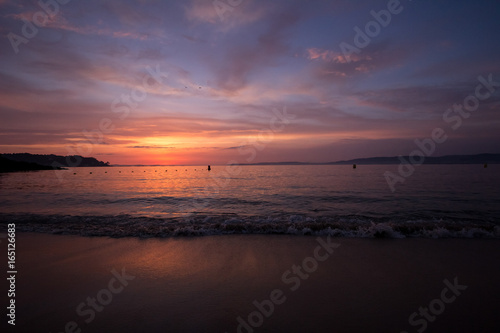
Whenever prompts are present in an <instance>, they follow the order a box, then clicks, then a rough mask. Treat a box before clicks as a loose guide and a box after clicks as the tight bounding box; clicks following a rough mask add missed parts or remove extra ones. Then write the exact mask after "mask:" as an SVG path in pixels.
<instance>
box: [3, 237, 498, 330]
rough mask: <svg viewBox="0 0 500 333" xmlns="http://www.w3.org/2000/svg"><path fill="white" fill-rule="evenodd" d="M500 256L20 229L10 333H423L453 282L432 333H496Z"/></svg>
mask: <svg viewBox="0 0 500 333" xmlns="http://www.w3.org/2000/svg"><path fill="white" fill-rule="evenodd" d="M319 239H321V240H322V241H320V240H319ZM321 242H324V243H329V242H330V243H335V244H339V246H338V247H335V248H332V249H331V250H332V251H331V253H329V252H328V250H327V248H325V247H324V246H322V243H321ZM5 244H6V243H5V242H2V243H0V248H2V251H3V250H4V249H5V247H6V246H5ZM499 250H500V241H498V240H495V239H439V240H433V239H359V238H333V237H332V238H331V239H330V240H329V239H328V237H327V236H320V237H317V236H309V237H308V236H306V237H303V236H301V237H296V236H290V235H224V236H223V237H221V236H205V237H182V238H165V239H158V238H148V239H141V238H136V237H131V238H119V239H117V238H109V237H82V236H68V235H48V234H39V233H24V232H19V233H17V249H16V252H17V254H16V256H17V261H18V263H17V264H18V267H19V274H18V276H17V279H18V280H17V291H18V292H16V294H17V295H16V304H17V313H18V315H17V320H16V322H17V324H16V327H15V330H16V331H17V330H19V329H21V330H23V329H24V330H35V329H36V331H49V332H64V329H65V325H67V324H68V323H75V325H76V326H71V325H73V324H70V327H73V329H75V332H77V328H80V329H82V332H104V331H105V332H143V331H147V332H165V331H171V332H201V331H203V332H237V329H238V325H241V326H240V332H250V331H251V330H253V331H255V332H276V331H287V332H305V331H311V332H312V331H314V332H332V331H335V332H360V331H369V332H402V331H407V332H417V329H418V328H422V327H423V326H422V325H423V321H422V320H423V318H424V317H422V316H421V315H418V317H415V318H414V319H415V320H414V324H415V322H416V321H417V320H420V321H419V322H418V324H415V325H413V326H412V325H410V323H409V317H410V316H411V315H412V313H414V312H418V310H419V307H428V306H429V304H430V303H432V302H434V303H432V304H433V306H434V307H435V310H436V311H437V310H440V309H438V308H436V306H437V305H439V304H440V303H439V302H438V301H434V300H436V299H438V300H439V299H440V297H441V296H440V295H441V293H442V291H443V290H444V288H446V287H447V284H446V282H445V280H447V281H448V282H449V283H451V284H452V285H453V284H454V283H455V281H454V279H455V278H456V279H457V283H456V284H458V285H466V286H467V288H466V289H465V290H459V291H458V292H460V293H461V294H460V295H456V299H454V301H453V302H450V303H449V304H448V303H444V302H442V303H443V305H444V306H445V308H444V309H443V311H442V312H441V313H439V315H437V316H435V317H436V318H437V319H435V320H434V321H432V322H431V321H429V320H426V325H427V327H426V330H425V331H426V332H443V331H453V332H472V331H481V332H495V331H498V329H499V328H500V324H498V321H497V320H496V314H497V313H498V310H499V305H498V302H497V295H498V294H499V293H500V286H499V285H498V279H499V278H500V268H499V266H498V262H499V259H500V251H499ZM327 254H328V256H327ZM308 258H309V259H308ZM321 259H323V260H321ZM294 267H302V268H301V269H299V268H294ZM287 272H288V273H287ZM286 273H287V274H286ZM301 274H302V275H301ZM305 275H307V278H304V276H305ZM120 276H121V279H120V278H119V277H120ZM132 276H133V278H131V277H132ZM127 277H128V278H127ZM120 281H121V282H120ZM120 283H122V284H120ZM294 287H296V288H295V290H292V289H293V288H294ZM276 290H279V291H281V294H280V293H278V292H275V291H276ZM273 292H274V293H273ZM453 295H454V294H452V293H450V292H448V293H445V297H446V300H449V299H451V298H452V296H453ZM89 297H90V300H91V301H92V299H95V300H97V301H96V302H97V304H96V310H94V308H93V307H92V306H91V303H88V300H89ZM99 301H101V302H102V304H101V303H99ZM269 302H272V303H269ZM256 304H257V305H256ZM270 304H271V305H272V306H271V305H270ZM436 304H437V305H436ZM258 306H260V309H261V311H260V313H261V315H260V316H259V314H257V313H256V311H257V309H258ZM271 308H272V311H271ZM78 310H79V312H78ZM98 310H101V311H98ZM262 313H264V314H262ZM266 314H269V316H267V315H266ZM431 315H432V314H431ZM432 316H433V315H432ZM260 317H262V323H260V319H259V318H260ZM240 319H241V320H240ZM4 320H5V319H4ZM252 320H253V322H252ZM87 321H89V322H87ZM243 322H245V323H246V325H244V324H243ZM249 323H253V324H256V325H257V324H259V323H260V325H258V327H254V326H251V325H250V324H249ZM248 325H250V326H248ZM13 331H14V330H13Z"/></svg>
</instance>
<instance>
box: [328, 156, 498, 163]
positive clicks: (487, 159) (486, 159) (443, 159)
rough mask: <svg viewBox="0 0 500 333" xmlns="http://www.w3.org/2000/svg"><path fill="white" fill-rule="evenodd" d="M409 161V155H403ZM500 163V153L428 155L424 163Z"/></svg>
mask: <svg viewBox="0 0 500 333" xmlns="http://www.w3.org/2000/svg"><path fill="white" fill-rule="evenodd" d="M403 158H404V159H405V160H406V161H408V160H409V156H403ZM399 163H401V161H400V160H399V158H398V157H397V156H393V157H370V158H356V159H353V160H347V161H338V162H330V163H327V164H399ZM483 163H489V164H500V154H477V155H447V156H439V157H432V156H429V157H426V158H425V160H424V164H483Z"/></svg>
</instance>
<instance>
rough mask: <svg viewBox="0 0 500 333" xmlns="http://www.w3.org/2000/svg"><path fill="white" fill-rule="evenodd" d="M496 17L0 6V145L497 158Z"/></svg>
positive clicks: (235, 0) (325, 5) (255, 6)
mask: <svg viewBox="0 0 500 333" xmlns="http://www.w3.org/2000/svg"><path fill="white" fill-rule="evenodd" d="M499 17H500V2H498V1H496V0H479V1H461V0H453V1H452V0H446V1H445V0H401V1H398V0H382V1H379V0H376V1H357V0H339V1H327V0H316V1H293V0H287V1H283V0H277V1H269V0H216V1H213V0H183V1H168V0H167V1H161V0H135V1H133V0H124V1H113V0H111V1H94V0H86V1H78V0H71V1H68V0H59V1H58V2H57V1H56V0H42V1H40V2H39V1H35V0H33V1H31V0H30V1H13V0H0V31H1V35H2V39H1V45H0V117H1V118H0V119H1V121H0V153H16V152H29V153H34V154H59V155H83V156H93V157H96V158H97V159H99V160H102V161H109V162H110V163H111V164H165V165H170V164H189V165H206V164H224V163H234V162H239V163H258V162H284V161H301V162H329V161H338V160H345V159H352V158H362V157H373V156H397V155H409V154H411V153H412V152H414V151H415V150H416V149H417V150H418V149H420V150H421V151H424V153H425V154H426V155H427V156H430V155H433V156H442V155H448V154H477V153H500V148H499V147H500V145H499V142H500V140H499V129H500V84H499V82H500V60H499V59H500V38H499V31H500V19H499ZM435 129H442V131H441V133H442V136H445V137H446V140H445V141H444V142H442V141H443V140H437V138H434V139H433V132H435ZM443 133H444V134H443ZM415 140H420V141H417V142H427V143H428V145H427V146H423V147H424V148H419V147H420V146H419V145H418V144H417V143H416V141H415ZM426 140H427V141H426ZM429 140H434V141H433V143H430V142H431V141H429ZM431 146H432V147H433V149H430V147H431ZM425 147H427V148H428V149H427V151H425Z"/></svg>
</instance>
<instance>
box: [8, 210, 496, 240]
mask: <svg viewBox="0 0 500 333" xmlns="http://www.w3.org/2000/svg"><path fill="white" fill-rule="evenodd" d="M8 223H15V224H16V230H17V231H20V232H41V233H50V234H64V235H80V236H106V237H143V238H144V237H145V238H151V237H158V238H164V237H182V236H205V235H229V234H284V235H330V236H334V237H353V238H496V239H500V226H498V225H496V224H494V223H491V222H481V221H470V220H443V219H436V220H429V219H428V220H422V219H420V220H419V219H407V220H405V219H401V218H400V219H398V220H387V219H384V218H372V217H364V216H358V215H356V216H335V217H318V218H311V217H307V216H303V215H287V216H285V215H284V216H267V217H262V216H245V217H241V216H234V215H230V214H228V215H215V216H213V215H212V216H199V215H193V216H189V217H179V218H157V217H140V216H132V215H107V216H74V215H40V214H0V231H2V232H5V231H6V229H7V224H8Z"/></svg>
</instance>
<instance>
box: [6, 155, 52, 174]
mask: <svg viewBox="0 0 500 333" xmlns="http://www.w3.org/2000/svg"><path fill="white" fill-rule="evenodd" d="M52 169H54V168H53V167H51V166H46V165H40V164H37V163H30V162H18V161H13V160H9V159H7V158H5V157H2V156H1V155H0V172H15V171H35V170H52ZM55 169H61V168H55Z"/></svg>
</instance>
